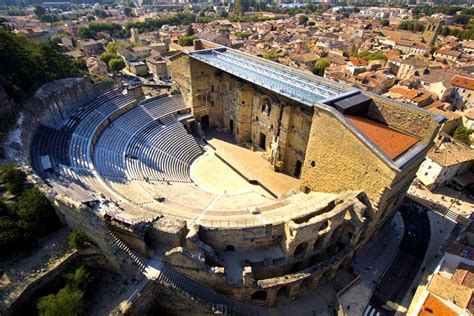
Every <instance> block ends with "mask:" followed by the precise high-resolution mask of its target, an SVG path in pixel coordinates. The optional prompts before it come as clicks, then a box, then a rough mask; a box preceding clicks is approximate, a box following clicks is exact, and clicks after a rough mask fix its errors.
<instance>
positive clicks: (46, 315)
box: [37, 266, 93, 316]
mask: <svg viewBox="0 0 474 316" xmlns="http://www.w3.org/2000/svg"><path fill="white" fill-rule="evenodd" d="M66 279H67V284H66V286H64V287H63V288H62V289H61V290H59V292H58V293H56V294H50V295H47V296H44V297H42V298H40V299H39V301H38V303H37V308H38V312H39V315H41V316H63V315H68V316H75V315H78V316H79V315H83V314H84V302H83V300H84V295H85V293H86V292H87V290H88V289H89V288H90V286H91V284H92V281H93V276H92V275H91V273H90V272H89V271H88V270H87V269H86V268H85V267H84V266H81V267H79V268H77V269H76V270H75V271H74V273H70V274H67V275H66Z"/></svg>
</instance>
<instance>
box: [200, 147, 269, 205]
mask: <svg viewBox="0 0 474 316" xmlns="http://www.w3.org/2000/svg"><path fill="white" fill-rule="evenodd" d="M191 178H192V180H193V182H194V183H195V184H196V185H197V186H198V187H199V188H200V189H203V190H205V191H207V192H210V193H214V194H221V193H227V194H239V193H244V192H250V191H254V192H256V193H259V194H261V195H264V196H266V197H268V198H272V196H271V195H270V194H269V193H268V192H267V191H266V190H265V189H263V188H262V187H261V186H259V185H256V184H251V183H249V182H248V181H247V180H245V179H244V178H243V177H242V176H241V175H239V174H238V173H237V172H235V171H234V170H233V169H232V168H231V167H229V166H228V165H227V164H225V163H224V162H223V161H222V160H221V159H219V158H218V157H217V156H216V155H215V152H214V150H213V149H212V148H211V147H210V146H207V148H206V153H205V154H204V155H202V156H201V157H199V158H198V159H196V160H195V161H194V163H193V164H192V166H191Z"/></svg>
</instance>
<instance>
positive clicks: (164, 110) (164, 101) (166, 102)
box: [142, 95, 186, 120]
mask: <svg viewBox="0 0 474 316" xmlns="http://www.w3.org/2000/svg"><path fill="white" fill-rule="evenodd" d="M142 106H143V109H144V110H145V111H146V112H147V113H148V114H150V116H151V117H153V119H155V120H156V119H159V118H162V117H165V116H166V115H169V114H172V113H176V112H178V111H182V110H184V109H186V105H185V104H184V102H183V97H182V96H181V95H172V96H169V97H163V98H159V99H155V100H153V101H150V102H147V103H144V104H143V105H142Z"/></svg>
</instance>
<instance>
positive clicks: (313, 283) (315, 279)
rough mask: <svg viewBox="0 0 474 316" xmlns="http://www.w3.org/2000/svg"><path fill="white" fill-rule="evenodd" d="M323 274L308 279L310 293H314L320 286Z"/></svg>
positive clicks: (307, 284)
mask: <svg viewBox="0 0 474 316" xmlns="http://www.w3.org/2000/svg"><path fill="white" fill-rule="evenodd" d="M321 276H322V274H321V273H319V272H318V273H316V274H314V275H312V276H310V277H308V278H306V286H307V287H308V289H309V290H310V291H313V290H314V289H315V288H316V287H317V286H318V284H319V280H321Z"/></svg>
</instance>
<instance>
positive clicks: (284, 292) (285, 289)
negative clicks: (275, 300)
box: [276, 285, 288, 296]
mask: <svg viewBox="0 0 474 316" xmlns="http://www.w3.org/2000/svg"><path fill="white" fill-rule="evenodd" d="M276 295H277V296H288V285H284V286H282V287H281V288H279V289H278V291H277V294H276Z"/></svg>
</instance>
